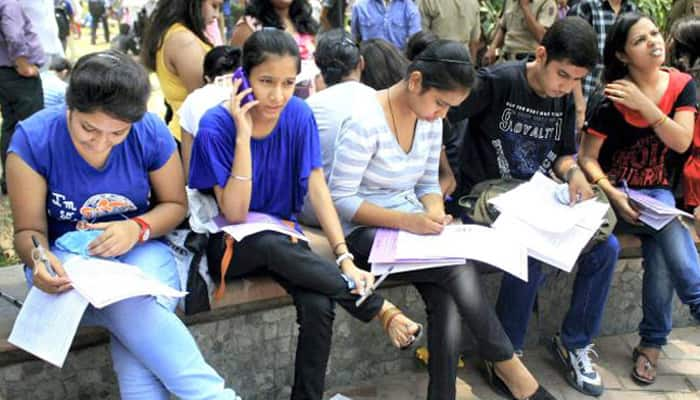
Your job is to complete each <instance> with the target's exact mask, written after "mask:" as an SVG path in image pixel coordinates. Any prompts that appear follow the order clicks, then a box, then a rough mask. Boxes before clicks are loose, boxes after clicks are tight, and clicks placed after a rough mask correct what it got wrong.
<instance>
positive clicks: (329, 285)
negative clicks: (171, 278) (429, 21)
mask: <svg viewBox="0 0 700 400" xmlns="http://www.w3.org/2000/svg"><path fill="white" fill-rule="evenodd" d="M243 69H244V71H245V74H246V76H247V77H248V78H249V82H250V86H251V89H246V90H243V91H241V92H240V93H238V94H234V96H233V97H232V98H231V101H230V102H228V103H227V104H224V105H221V106H218V107H215V108H213V109H211V110H209V111H208V112H207V113H206V114H205V115H204V117H202V120H201V121H200V125H199V133H198V135H197V137H196V138H195V141H194V145H193V148H192V159H191V162H190V177H189V184H190V187H192V188H193V189H198V190H207V191H213V193H214V196H215V197H216V202H217V204H218V206H219V209H220V210H221V213H222V214H223V215H224V216H225V217H226V219H227V220H229V221H230V222H233V223H239V222H243V221H245V220H246V218H247V215H248V212H249V211H256V212H262V213H266V214H271V215H274V216H275V217H278V218H281V219H285V220H291V221H292V222H295V221H296V214H297V213H298V212H299V211H300V210H301V207H302V205H303V201H304V196H305V195H306V193H307V191H308V193H309V199H310V200H311V203H312V204H313V206H314V209H315V210H316V216H317V218H318V220H319V221H320V224H321V226H322V227H323V230H324V232H325V234H326V235H327V236H328V240H329V242H330V244H331V246H332V248H333V251H334V252H335V254H336V256H337V257H338V258H337V260H336V263H337V264H338V265H337V266H336V265H334V264H333V262H332V261H328V260H325V259H323V258H321V257H320V256H318V255H316V254H314V253H313V252H312V251H311V249H310V248H309V246H308V244H307V243H306V242H303V241H298V242H296V241H292V240H290V238H289V237H288V236H286V235H284V234H280V233H277V232H268V231H266V232H260V233H257V234H255V235H251V236H248V237H246V238H245V239H243V240H241V241H240V242H236V243H235V244H234V245H233V256H232V258H231V261H230V263H229V265H230V268H227V269H226V271H227V272H225V273H224V274H225V275H226V276H225V277H226V278H232V277H237V276H241V275H248V274H251V273H253V272H258V271H267V272H269V273H271V275H272V277H273V278H275V279H276V280H277V281H278V282H279V283H280V284H281V285H282V286H283V287H284V288H285V289H286V290H287V292H289V294H290V295H291V296H292V298H293V300H294V304H295V305H296V308H297V321H298V323H299V325H300V329H299V339H298V343H297V351H296V364H295V376H294V387H293V389H292V398H293V399H301V398H304V399H321V398H322V397H323V387H324V379H325V374H326V364H327V362H328V356H329V353H330V345H331V333H332V327H333V315H334V312H333V302H334V301H337V302H338V303H339V304H340V305H341V306H342V307H343V308H345V309H346V310H347V311H348V312H350V313H351V314H352V315H353V316H355V317H356V318H358V319H361V320H363V321H370V320H372V319H373V318H375V317H378V319H379V320H380V321H381V322H382V324H383V326H384V328H385V329H386V330H387V332H388V334H389V336H390V337H391V340H392V342H393V343H394V345H395V346H397V347H401V348H407V347H408V346H410V345H411V344H412V343H413V342H414V341H415V337H416V336H418V334H419V333H420V330H421V327H420V326H419V325H418V324H416V323H415V322H413V321H411V320H410V319H408V318H407V317H406V316H405V315H403V313H401V311H399V310H398V309H397V308H396V307H395V306H393V305H392V304H391V303H389V302H388V301H386V300H383V299H382V298H381V297H380V296H379V295H377V294H373V295H372V296H370V297H369V298H368V299H367V301H365V302H364V303H363V304H362V305H361V306H359V307H358V306H356V305H355V301H356V300H357V299H358V297H359V292H360V291H361V289H363V288H366V287H369V286H371V285H372V284H373V282H374V277H373V276H372V275H371V274H370V273H369V272H365V271H363V270H361V269H359V268H357V267H356V266H355V264H354V263H353V257H352V254H350V253H349V252H348V248H347V246H346V244H345V241H344V239H343V232H342V230H341V228H340V222H339V221H338V216H337V214H336V211H335V208H334V207H333V203H332V201H331V197H330V194H329V192H328V187H327V186H326V182H325V179H324V174H323V170H322V168H321V165H322V163H321V149H320V146H319V138H318V130H317V128H316V122H315V120H314V118H313V114H312V112H311V110H310V109H309V107H308V106H307V105H306V103H304V102H303V101H302V100H300V99H298V98H296V97H292V93H293V92H294V81H295V78H296V75H297V74H298V72H299V69H300V57H299V49H298V47H297V45H296V43H295V42H294V39H293V38H292V37H291V35H289V34H288V33H285V32H284V31H282V30H277V29H274V30H267V29H266V30H261V31H257V32H255V33H253V34H252V35H251V36H250V38H249V39H248V40H247V41H246V42H245V45H244V47H243ZM240 85H241V81H240V80H236V81H235V82H234V93H235V92H237V91H238V88H239V86H240ZM251 93H252V94H254V96H255V100H253V101H250V102H245V101H243V100H244V97H245V96H247V95H249V94H251ZM221 242H222V236H221V235H219V236H218V237H217V236H216V235H215V236H213V237H211V238H210V242H209V247H210V248H209V251H208V255H209V256H210V257H209V263H210V271H211V272H212V275H213V277H214V278H220V277H221V276H220V275H221V274H222V273H221V272H220V270H221V269H222V268H220V267H219V266H220V262H221V259H222V254H221V248H222V244H221ZM212 266H213V268H212ZM341 272H342V273H343V274H345V276H346V277H347V279H348V280H350V281H352V282H353V283H354V284H355V287H356V288H357V289H354V290H353V291H352V292H351V291H350V290H349V289H348V283H347V282H346V280H345V279H344V278H343V275H341ZM217 275H219V276H217Z"/></svg>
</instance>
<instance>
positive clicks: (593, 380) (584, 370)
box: [550, 334, 604, 397]
mask: <svg viewBox="0 0 700 400" xmlns="http://www.w3.org/2000/svg"><path fill="white" fill-rule="evenodd" d="M593 346H594V344H592V343H591V344H589V345H588V346H586V347H582V348H580V349H575V350H567V349H566V348H565V347H564V345H562V343H561V339H560V337H559V335H558V334H557V335H555V336H554V337H553V338H552V343H551V345H550V350H551V351H552V353H554V355H555V358H557V359H558V360H559V361H561V363H562V364H564V367H566V369H567V373H566V380H567V381H568V382H569V384H570V385H571V386H573V387H574V389H576V390H578V391H579V392H581V393H583V394H586V395H589V396H596V397H598V396H600V395H601V394H603V389H604V387H603V379H602V378H601V377H600V374H599V373H598V371H596V370H595V369H594V368H593V363H592V362H591V358H590V355H591V354H593V355H594V356H596V357H598V353H596V352H595V350H593Z"/></svg>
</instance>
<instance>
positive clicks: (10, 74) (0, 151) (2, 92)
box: [0, 0, 46, 194]
mask: <svg viewBox="0 0 700 400" xmlns="http://www.w3.org/2000/svg"><path fill="white" fill-rule="evenodd" d="M0 33H1V34H2V37H3V40H2V41H0V112H1V113H2V127H1V129H2V131H1V132H0V156H1V159H0V161H2V178H1V179H0V189H1V190H2V194H7V184H6V182H5V176H6V175H7V166H6V164H5V160H6V158H7V148H8V146H9V145H10V141H11V139H12V134H13V132H14V131H15V125H17V123H18V122H19V121H21V120H23V119H25V118H27V117H29V116H30V115H32V114H34V113H35V112H37V111H39V110H41V109H42V108H44V97H43V93H42V90H41V79H40V78H39V67H40V66H42V65H43V64H44V63H45V61H46V56H45V55H44V51H43V50H42V48H41V42H40V41H39V35H37V33H36V31H35V30H34V25H33V24H32V22H31V20H30V19H29V16H28V15H27V14H26V13H25V12H24V10H23V9H22V7H21V5H20V2H19V0H0Z"/></svg>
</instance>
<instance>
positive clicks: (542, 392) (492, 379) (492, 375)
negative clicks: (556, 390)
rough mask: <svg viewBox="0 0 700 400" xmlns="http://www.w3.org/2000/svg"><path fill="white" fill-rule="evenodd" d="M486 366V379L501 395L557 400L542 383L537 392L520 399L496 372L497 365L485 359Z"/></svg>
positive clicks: (530, 399) (514, 398)
mask: <svg viewBox="0 0 700 400" xmlns="http://www.w3.org/2000/svg"><path fill="white" fill-rule="evenodd" d="M484 364H485V366H486V379H487V380H488V382H489V385H490V386H491V388H492V389H493V390H494V391H495V392H496V393H498V394H499V395H501V396H503V397H505V398H507V399H512V400H557V398H556V397H554V396H553V395H552V394H551V393H549V392H548V391H547V389H545V388H544V387H542V385H540V386H538V387H537V390H536V391H535V393H533V394H531V395H530V396H528V397H525V398H523V399H518V398H517V397H515V396H514V395H513V393H512V392H511V391H510V389H508V386H507V385H506V383H505V382H503V380H502V379H501V378H499V377H498V375H497V374H496V367H495V365H494V363H493V362H491V361H484Z"/></svg>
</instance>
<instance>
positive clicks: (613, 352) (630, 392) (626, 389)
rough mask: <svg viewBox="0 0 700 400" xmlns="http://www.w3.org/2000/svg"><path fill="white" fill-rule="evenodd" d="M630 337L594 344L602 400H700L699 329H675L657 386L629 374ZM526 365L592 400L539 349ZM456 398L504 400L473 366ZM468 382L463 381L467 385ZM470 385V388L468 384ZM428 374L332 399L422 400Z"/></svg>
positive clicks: (563, 393) (567, 393) (561, 394)
mask: <svg viewBox="0 0 700 400" xmlns="http://www.w3.org/2000/svg"><path fill="white" fill-rule="evenodd" d="M637 340H638V338H637V336H636V335H633V334H629V335H620V336H608V337H603V338H599V339H598V340H596V341H595V342H596V347H595V349H596V350H597V352H598V353H599V354H600V356H601V358H600V359H599V360H598V366H599V370H600V371H601V373H602V375H603V379H604V382H605V384H606V387H607V391H606V392H605V393H604V394H603V396H601V397H600V399H601V400H691V399H692V400H700V391H699V390H700V347H699V346H698V344H700V328H698V327H692V328H680V329H675V330H674V331H673V333H672V334H671V338H670V342H669V345H668V346H666V348H665V349H664V352H663V354H662V356H661V357H662V358H661V359H660V360H659V375H658V378H657V381H656V383H655V384H653V385H651V386H647V387H640V386H638V385H636V384H635V383H634V382H633V381H632V380H631V378H630V377H629V373H630V371H631V368H632V361H631V354H632V348H633V346H634V345H636V343H637ZM524 361H525V364H526V365H527V366H528V367H529V368H530V370H531V371H532V372H533V374H534V375H535V376H536V377H537V378H538V379H539V381H540V383H541V384H542V385H544V386H545V387H546V388H548V389H549V390H550V391H551V392H552V394H554V395H555V396H556V397H557V398H558V399H560V400H583V399H587V400H590V399H592V398H591V397H588V396H584V395H582V394H580V393H579V392H577V391H575V390H574V389H572V388H571V387H570V386H569V385H568V384H567V383H566V381H565V379H564V376H563V374H562V373H561V372H560V371H559V370H558V367H559V365H558V364H555V362H554V360H553V358H552V357H551V355H550V354H549V352H548V351H547V350H546V349H545V348H544V347H543V346H539V347H536V348H533V349H529V350H527V351H526V352H525V358H524ZM459 377H460V378H461V380H462V381H460V382H458V384H457V386H458V393H459V394H458V400H477V399H481V400H491V399H493V400H497V399H501V398H502V397H500V396H498V395H497V394H496V393H495V392H493V391H492V390H491V389H490V388H489V386H488V385H487V384H486V381H485V380H484V378H483V377H482V375H481V374H480V373H479V372H478V370H477V369H476V368H475V366H474V364H473V362H467V365H466V367H465V368H463V369H460V371H459ZM465 382H466V383H465ZM467 383H468V384H467ZM426 387H427V373H426V372H424V371H418V372H411V373H404V374H401V375H396V376H390V377H386V378H383V379H381V380H380V381H379V382H373V383H371V384H366V385H357V386H354V387H350V388H332V389H331V390H329V391H328V392H327V397H328V398H330V397H331V396H332V395H334V394H336V393H342V394H343V395H345V396H347V397H349V398H350V399H352V400H380V399H381V400H413V399H416V400H418V399H424V398H425V397H424V396H425V393H426V391H425V388H426Z"/></svg>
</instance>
